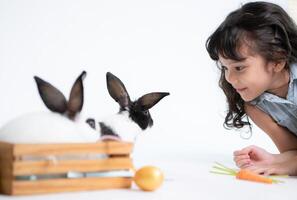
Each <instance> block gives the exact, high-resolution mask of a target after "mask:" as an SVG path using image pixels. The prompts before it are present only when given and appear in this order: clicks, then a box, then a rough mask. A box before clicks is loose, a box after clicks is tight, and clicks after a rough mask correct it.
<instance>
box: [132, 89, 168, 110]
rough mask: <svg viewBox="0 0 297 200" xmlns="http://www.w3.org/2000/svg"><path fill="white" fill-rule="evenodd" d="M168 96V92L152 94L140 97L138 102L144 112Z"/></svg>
mask: <svg viewBox="0 0 297 200" xmlns="http://www.w3.org/2000/svg"><path fill="white" fill-rule="evenodd" d="M167 95H169V93H168V92H152V93H149V94H146V95H143V96H142V97H140V98H139V99H138V100H137V104H138V105H139V106H140V107H141V109H142V110H148V109H150V108H152V107H153V106H154V105H155V104H156V103H158V102H159V101H160V100H161V99H163V98H164V97H165V96H167Z"/></svg>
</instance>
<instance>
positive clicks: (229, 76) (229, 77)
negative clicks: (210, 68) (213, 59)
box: [225, 72, 238, 85]
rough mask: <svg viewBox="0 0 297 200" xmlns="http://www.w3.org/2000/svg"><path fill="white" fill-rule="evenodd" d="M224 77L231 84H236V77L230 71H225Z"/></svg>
mask: <svg viewBox="0 0 297 200" xmlns="http://www.w3.org/2000/svg"><path fill="white" fill-rule="evenodd" d="M225 78H226V80H227V81H228V83H230V84H231V85H236V83H237V82H238V78H237V77H236V75H235V74H234V73H232V72H225Z"/></svg>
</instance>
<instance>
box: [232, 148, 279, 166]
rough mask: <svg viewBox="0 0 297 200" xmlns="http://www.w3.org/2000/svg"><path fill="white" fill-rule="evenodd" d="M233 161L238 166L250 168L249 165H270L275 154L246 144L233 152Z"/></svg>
mask: <svg viewBox="0 0 297 200" xmlns="http://www.w3.org/2000/svg"><path fill="white" fill-rule="evenodd" d="M233 155H234V158H233V159H234V161H235V163H236V166H237V167H239V168H242V169H244V168H250V167H251V166H254V167H257V166H266V165H270V164H272V163H273V162H274V160H275V155H274V154H271V153H269V152H267V151H266V150H264V149H262V148H260V147H257V146H248V147H246V148H243V149H242V150H239V151H235V152H234V154H233Z"/></svg>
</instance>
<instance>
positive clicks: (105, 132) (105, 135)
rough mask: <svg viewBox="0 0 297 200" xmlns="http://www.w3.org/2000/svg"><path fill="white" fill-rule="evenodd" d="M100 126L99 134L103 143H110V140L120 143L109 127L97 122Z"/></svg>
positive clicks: (118, 137)
mask: <svg viewBox="0 0 297 200" xmlns="http://www.w3.org/2000/svg"><path fill="white" fill-rule="evenodd" d="M99 125H100V128H101V130H100V133H101V140H104V141H107V140H108V141H110V140H115V141H120V140H121V138H120V136H119V135H118V134H116V133H115V132H114V131H113V130H112V129H111V128H110V127H108V126H106V125H105V124H104V123H103V122H99Z"/></svg>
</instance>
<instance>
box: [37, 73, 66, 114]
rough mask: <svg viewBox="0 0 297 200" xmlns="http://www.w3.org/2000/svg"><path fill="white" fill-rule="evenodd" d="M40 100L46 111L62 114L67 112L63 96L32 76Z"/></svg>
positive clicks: (55, 89)
mask: <svg viewBox="0 0 297 200" xmlns="http://www.w3.org/2000/svg"><path fill="white" fill-rule="evenodd" d="M34 79H35V81H36V84H37V88H38V91H39V94H40V97H41V99H42V100H43V102H44V104H45V105H46V107H47V108H48V109H50V110H51V111H53V112H58V113H61V114H63V113H64V112H65V111H66V110H67V102H66V99H65V97H64V95H63V94H62V93H61V92H60V91H59V90H58V89H57V88H55V87H54V86H52V85H51V84H50V83H48V82H46V81H44V80H42V79H41V78H39V77H37V76H34Z"/></svg>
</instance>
